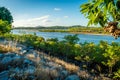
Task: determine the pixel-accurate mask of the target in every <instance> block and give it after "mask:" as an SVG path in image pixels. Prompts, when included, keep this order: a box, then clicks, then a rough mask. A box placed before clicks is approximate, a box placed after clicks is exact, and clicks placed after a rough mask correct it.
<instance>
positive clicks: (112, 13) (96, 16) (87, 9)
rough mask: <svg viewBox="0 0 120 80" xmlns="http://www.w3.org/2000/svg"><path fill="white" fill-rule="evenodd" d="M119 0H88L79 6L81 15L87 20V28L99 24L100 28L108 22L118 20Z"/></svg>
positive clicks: (119, 12)
mask: <svg viewBox="0 0 120 80" xmlns="http://www.w3.org/2000/svg"><path fill="white" fill-rule="evenodd" d="M119 5H120V3H119V0H89V1H88V2H87V3H84V4H82V5H81V6H80V8H81V10H80V11H81V13H82V14H84V15H85V16H86V17H87V18H88V19H89V22H88V26H89V25H91V24H95V25H96V24H100V25H101V26H102V27H103V26H104V25H105V23H107V22H108V21H109V20H111V19H112V20H113V21H119V20H120V6H119Z"/></svg>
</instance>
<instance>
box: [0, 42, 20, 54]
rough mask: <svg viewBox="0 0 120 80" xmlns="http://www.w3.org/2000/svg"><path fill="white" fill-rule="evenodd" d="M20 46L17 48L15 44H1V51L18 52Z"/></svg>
mask: <svg viewBox="0 0 120 80" xmlns="http://www.w3.org/2000/svg"><path fill="white" fill-rule="evenodd" d="M18 50H19V49H18V48H16V47H15V46H10V45H3V44H0V52H2V53H7V52H16V53H17V52H18Z"/></svg>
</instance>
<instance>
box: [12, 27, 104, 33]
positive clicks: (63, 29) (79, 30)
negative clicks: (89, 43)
mask: <svg viewBox="0 0 120 80" xmlns="http://www.w3.org/2000/svg"><path fill="white" fill-rule="evenodd" d="M14 29H33V30H39V31H40V32H73V33H93V34H105V32H104V30H103V28H102V27H86V26H81V25H75V26H51V27H43V26H37V27H15V28H14Z"/></svg>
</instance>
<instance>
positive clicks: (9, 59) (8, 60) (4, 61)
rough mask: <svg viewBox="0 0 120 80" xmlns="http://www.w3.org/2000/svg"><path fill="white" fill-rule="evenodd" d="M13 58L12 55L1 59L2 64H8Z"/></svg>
mask: <svg viewBox="0 0 120 80" xmlns="http://www.w3.org/2000/svg"><path fill="white" fill-rule="evenodd" d="M12 60H13V58H11V57H10V56H8V57H4V58H3V59H2V61H1V63H2V64H7V63H9V62H11V61H12Z"/></svg>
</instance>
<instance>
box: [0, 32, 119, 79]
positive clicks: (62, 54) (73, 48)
mask: <svg viewBox="0 0 120 80" xmlns="http://www.w3.org/2000/svg"><path fill="white" fill-rule="evenodd" d="M1 37H3V38H6V39H7V40H13V41H17V42H19V43H22V44H24V45H27V46H33V47H34V48H35V49H38V50H40V51H44V52H46V53H47V54H49V55H52V56H57V57H58V56H59V58H62V59H64V60H66V61H69V60H72V61H71V62H73V63H75V62H78V63H79V64H77V65H80V64H82V67H83V69H86V70H88V71H90V73H91V74H98V75H100V74H107V76H109V77H111V78H115V79H120V44H119V43H114V42H113V43H111V44H109V43H107V42H105V41H101V42H100V43H99V44H94V43H83V44H82V43H79V44H78V41H79V38H78V37H77V35H67V36H65V37H64V40H63V41H59V40H58V39H57V38H53V39H47V40H45V39H44V38H43V37H38V36H36V35H35V34H34V35H13V34H4V36H3V35H1ZM104 76H105V75H104Z"/></svg>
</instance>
